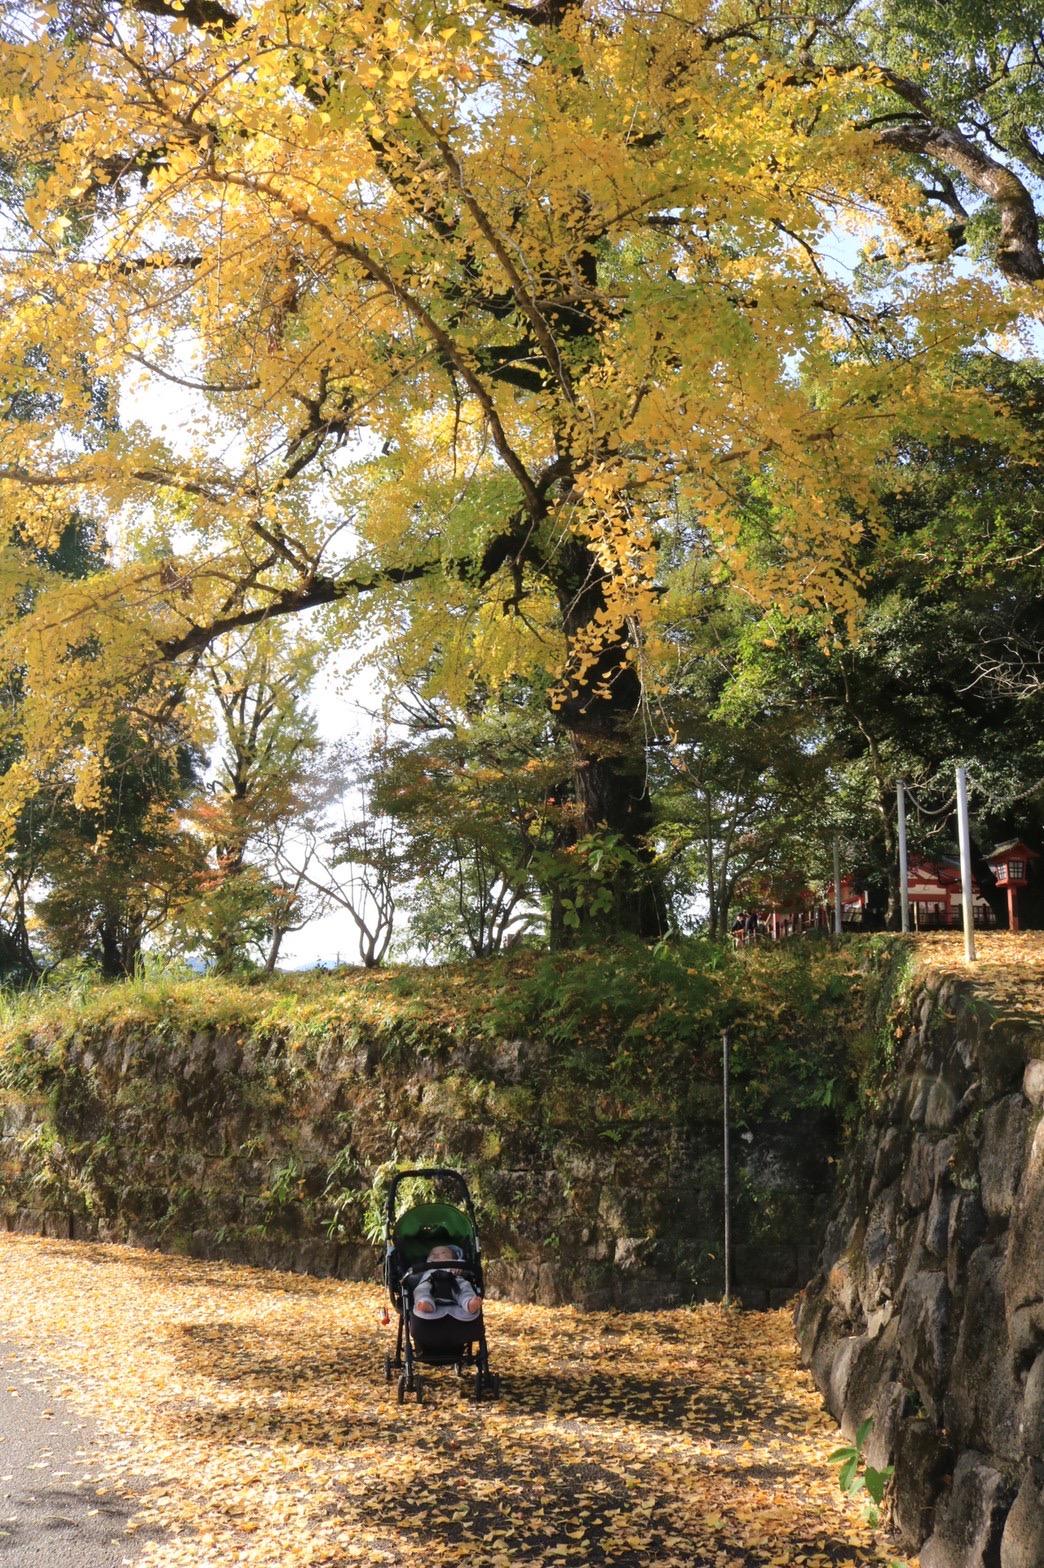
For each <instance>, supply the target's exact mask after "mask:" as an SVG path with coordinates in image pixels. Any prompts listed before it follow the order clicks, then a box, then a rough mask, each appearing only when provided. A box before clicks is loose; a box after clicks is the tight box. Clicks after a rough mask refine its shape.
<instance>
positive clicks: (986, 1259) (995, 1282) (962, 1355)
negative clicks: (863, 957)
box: [797, 974, 1044, 1568]
mask: <svg viewBox="0 0 1044 1568" xmlns="http://www.w3.org/2000/svg"><path fill="white" fill-rule="evenodd" d="M1042 1058H1044V1039H1042V1037H1041V1034H1040V1032H1039V1030H1038V1029H1037V1028H1036V1027H1035V1026H1034V1025H1033V1024H1032V1023H1030V1022H1026V1021H1024V1020H1021V1019H1019V1018H1017V1017H1011V1016H1008V1017H1005V1016H1003V1015H1002V1014H1000V1013H998V1011H997V1010H996V1009H994V1008H991V1007H990V1006H989V1005H987V1004H986V1003H985V1002H983V1001H982V999H981V998H977V997H976V995H975V993H974V991H973V990H972V988H971V987H970V985H968V984H967V983H966V982H961V981H958V980H956V979H954V978H953V977H950V978H945V977H944V976H942V975H939V974H936V975H934V976H933V975H928V976H926V977H925V978H923V979H922V980H921V981H920V982H919V983H917V984H916V985H915V988H914V989H913V991H912V994H911V995H910V997H909V1000H908V1002H907V1004H906V1005H905V1007H904V1010H903V1012H902V1014H901V1016H900V1017H899V1020H898V1023H897V1024H896V1029H895V1043H894V1060H893V1061H892V1062H891V1063H890V1064H885V1065H884V1066H883V1068H882V1082H881V1087H880V1091H879V1094H878V1095H877V1097H876V1103H875V1104H874V1105H873V1106H872V1108H871V1109H870V1110H869V1111H868V1112H867V1114H866V1117H865V1121H864V1125H863V1127H862V1129H861V1132H860V1134H859V1136H858V1138H857V1139H856V1140H855V1142H854V1145H853V1147H852V1148H851V1150H850V1152H849V1155H848V1157H847V1168H846V1170H845V1173H844V1177H843V1180H842V1183H841V1186H840V1189H839V1195H840V1206H839V1209H838V1212H837V1214H836V1215H835V1217H834V1219H833V1220H832V1222H831V1224H830V1226H829V1229H828V1231H827V1239H826V1244H825V1247H824V1251H823V1255H822V1259H821V1267H820V1269H819V1271H818V1272H817V1275H816V1277H815V1278H814V1279H813V1281H812V1283H811V1285H810V1286H809V1287H808V1288H807V1290H806V1291H805V1293H804V1296H803V1298H802V1301H801V1303H800V1306H799V1309H798V1314H797V1327H798V1337H799V1341H800V1344H801V1348H802V1352H803V1355H804V1358H805V1360H806V1362H807V1364H808V1365H809V1366H810V1368H811V1369H812V1372H813V1375H814V1376H815V1378H816V1381H817V1383H818V1385H819V1387H820V1389H821V1390H822V1392H823V1394H824V1397H825V1399H826V1403H827V1405H828V1407H829V1409H830V1410H831V1412H832V1414H833V1415H834V1416H835V1417H836V1418H837V1419H838V1420H839V1421H840V1422H841V1424H842V1426H843V1427H844V1428H845V1430H846V1432H847V1433H848V1434H849V1435H851V1434H852V1433H854V1431H855V1429H856V1427H857V1426H858V1424H859V1423H860V1422H861V1421H862V1420H864V1419H865V1418H866V1417H871V1418H872V1419H873V1428H872V1432H871V1435H870V1439H869V1443H868V1459H869V1462H871V1463H873V1464H875V1465H878V1466H880V1465H884V1464H887V1463H891V1464H894V1465H895V1472H896V1473H895V1483H894V1501H893V1513H894V1524H895V1527H896V1529H897V1531H898V1534H899V1536H900V1538H901V1540H902V1542H903V1544H904V1546H905V1548H906V1549H908V1550H913V1551H916V1550H918V1549H919V1550H920V1552H921V1557H920V1562H921V1568H1042V1565H1044V1117H1042V1107H1044V1059H1042Z"/></svg>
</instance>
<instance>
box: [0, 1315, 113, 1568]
mask: <svg viewBox="0 0 1044 1568" xmlns="http://www.w3.org/2000/svg"><path fill="white" fill-rule="evenodd" d="M48 1381H49V1380H48V1379H47V1377H46V1375H45V1374H44V1373H43V1372H42V1371H41V1370H40V1369H39V1367H37V1366H34V1364H33V1363H32V1362H30V1361H29V1360H28V1359H27V1358H26V1357H25V1356H24V1354H23V1353H22V1352H20V1351H19V1350H18V1349H17V1348H16V1347H14V1346H12V1345H8V1344H4V1343H3V1342H2V1341H0V1568H124V1565H125V1564H133V1563H134V1562H136V1561H137V1559H138V1555H139V1550H140V1548H139V1543H138V1541H136V1540H131V1539H128V1538H127V1537H126V1536H125V1535H124V1533H123V1531H124V1526H125V1524H126V1522H127V1519H128V1517H129V1516H130V1514H131V1512H132V1511H133V1503H132V1502H130V1501H128V1500H126V1499H124V1498H120V1497H113V1496H99V1495H98V1493H97V1492H96V1490H95V1488H94V1486H93V1485H92V1475H93V1472H94V1462H95V1461H96V1459H97V1457H98V1455H99V1452H100V1449H101V1445H102V1439H101V1438H100V1437H99V1435H98V1434H97V1432H96V1431H95V1429H94V1428H93V1426H92V1425H91V1423H90V1422H88V1421H86V1420H85V1419H84V1418H83V1416H81V1415H80V1414H79V1413H78V1412H77V1411H75V1410H73V1409H72V1408H71V1406H69V1405H68V1404H66V1403H65V1402H64V1401H62V1400H60V1399H58V1398H55V1397H52V1395H51V1394H50V1392H49V1389H48Z"/></svg>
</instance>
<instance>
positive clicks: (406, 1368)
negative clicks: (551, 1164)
mask: <svg viewBox="0 0 1044 1568" xmlns="http://www.w3.org/2000/svg"><path fill="white" fill-rule="evenodd" d="M414 1177H419V1178H421V1179H423V1180H426V1181H429V1182H433V1183H435V1184H436V1185H437V1186H438V1185H441V1186H447V1187H450V1188H451V1189H453V1190H454V1191H455V1194H456V1195H459V1198H460V1200H461V1202H462V1203H463V1207H462V1208H458V1207H455V1206H454V1204H452V1203H416V1204H414V1205H413V1206H412V1207H411V1208H408V1209H406V1210H405V1211H404V1213H402V1214H400V1215H398V1216H397V1215H396V1199H397V1197H398V1193H399V1188H400V1187H401V1185H402V1183H403V1182H405V1181H408V1180H410V1179H411V1178H414ZM384 1235H385V1254H384V1281H385V1284H386V1285H387V1287H388V1292H389V1294H390V1296H391V1300H392V1306H393V1307H394V1308H395V1311H396V1313H397V1315H398V1332H397V1336H396V1341H395V1355H394V1356H391V1355H386V1356H385V1358H384V1380H385V1382H386V1383H390V1382H391V1381H392V1379H393V1378H394V1376H395V1373H396V1372H398V1374H399V1381H398V1386H397V1394H398V1400H399V1404H400V1405H401V1404H402V1403H403V1401H404V1400H405V1398H406V1395H407V1394H415V1395H416V1396H417V1403H418V1404H419V1405H421V1404H423V1403H424V1383H423V1381H422V1379H421V1374H420V1373H419V1372H418V1371H417V1366H418V1364H419V1365H421V1366H430V1367H453V1368H454V1369H455V1371H456V1373H457V1376H458V1377H461V1378H463V1377H465V1376H467V1373H468V1370H469V1369H470V1368H471V1367H474V1368H475V1377H474V1382H473V1393H474V1397H475V1399H476V1401H481V1400H483V1399H486V1398H490V1399H496V1398H498V1396H499V1394H500V1378H499V1377H498V1376H497V1374H496V1373H495V1372H491V1371H490V1370H489V1352H488V1350H487V1349H486V1325H485V1320H484V1315H483V1314H482V1313H481V1312H480V1313H479V1315H478V1317H477V1318H473V1319H472V1320H471V1321H470V1322H466V1323H465V1322H460V1321H458V1320H457V1319H456V1318H454V1317H449V1316H444V1317H438V1318H436V1319H434V1320H433V1321H429V1320H426V1319H425V1318H424V1317H422V1316H421V1315H420V1314H419V1313H417V1312H415V1311H414V1304H413V1295H414V1291H415V1290H416V1288H417V1285H418V1283H419V1281H420V1278H421V1275H422V1274H423V1273H424V1272H425V1270H426V1269H427V1268H429V1267H430V1266H431V1265H429V1264H428V1262H427V1257H428V1253H429V1252H430V1251H431V1249H432V1248H433V1247H440V1246H442V1247H445V1246H449V1247H454V1248H456V1249H457V1255H458V1257H459V1259H460V1262H459V1263H457V1264H454V1265H452V1268H453V1273H454V1274H455V1275H459V1276H462V1277H463V1278H464V1279H465V1280H467V1281H468V1283H469V1284H470V1285H472V1286H473V1287H474V1290H475V1292H476V1294H477V1295H480V1296H481V1295H482V1293H483V1282H482V1253H481V1249H480V1247H479V1238H478V1228H477V1226H476V1224H475V1207H474V1204H473V1203H472V1201H471V1194H470V1193H469V1191H468V1184H467V1182H466V1181H465V1180H464V1177H463V1176H462V1175H461V1173H460V1172H459V1171H452V1170H444V1169H432V1170H415V1171H399V1172H398V1173H397V1174H396V1175H395V1176H393V1177H392V1180H391V1185H390V1187H389V1188H388V1207H387V1212H386V1217H385V1228H384Z"/></svg>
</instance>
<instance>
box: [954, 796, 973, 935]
mask: <svg viewBox="0 0 1044 1568" xmlns="http://www.w3.org/2000/svg"><path fill="white" fill-rule="evenodd" d="M957 837H958V839H959V841H960V846H961V907H962V909H963V911H964V957H965V961H966V962H967V963H969V964H973V963H974V962H975V910H974V905H973V903H972V872H971V832H970V830H969V827H968V770H967V768H958V769H957Z"/></svg>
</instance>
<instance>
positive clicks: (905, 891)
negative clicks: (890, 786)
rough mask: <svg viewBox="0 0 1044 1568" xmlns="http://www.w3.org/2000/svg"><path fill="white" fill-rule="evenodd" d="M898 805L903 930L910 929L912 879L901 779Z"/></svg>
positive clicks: (898, 787) (900, 896) (903, 787)
mask: <svg viewBox="0 0 1044 1568" xmlns="http://www.w3.org/2000/svg"><path fill="white" fill-rule="evenodd" d="M895 798H896V805H897V806H898V808H899V907H900V909H901V910H902V915H903V930H904V931H909V929H910V878H909V875H908V872H907V867H906V786H905V784H904V783H903V781H902V780H901V779H900V781H899V783H898V784H897V785H896V786H895Z"/></svg>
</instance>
